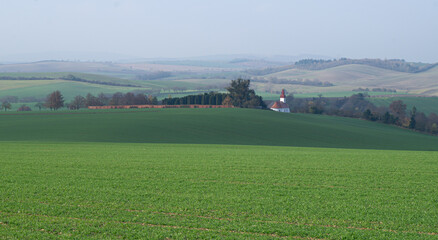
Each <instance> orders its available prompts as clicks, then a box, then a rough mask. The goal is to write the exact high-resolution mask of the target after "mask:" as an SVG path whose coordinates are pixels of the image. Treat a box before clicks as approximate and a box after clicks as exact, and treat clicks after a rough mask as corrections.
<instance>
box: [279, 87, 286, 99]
mask: <svg viewBox="0 0 438 240" xmlns="http://www.w3.org/2000/svg"><path fill="white" fill-rule="evenodd" d="M280 98H286V97H285V96H284V89H282V90H281V95H280Z"/></svg>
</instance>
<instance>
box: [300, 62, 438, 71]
mask: <svg viewBox="0 0 438 240" xmlns="http://www.w3.org/2000/svg"><path fill="white" fill-rule="evenodd" d="M350 64H363V65H368V66H372V67H378V68H383V69H388V70H393V71H398V72H407V73H419V72H424V71H427V70H429V69H431V68H433V67H436V66H438V63H436V64H418V63H409V62H406V61H404V60H402V59H389V60H386V59H385V60H382V59H348V58H341V59H333V60H322V59H321V60H316V59H303V60H300V61H298V62H296V63H295V67H297V68H300V69H307V70H323V69H327V68H332V67H337V66H343V65H350Z"/></svg>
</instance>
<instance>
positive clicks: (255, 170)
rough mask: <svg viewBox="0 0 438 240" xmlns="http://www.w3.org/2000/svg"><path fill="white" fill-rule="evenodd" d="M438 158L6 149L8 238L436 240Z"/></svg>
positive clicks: (2, 175) (182, 149)
mask: <svg viewBox="0 0 438 240" xmlns="http://www.w3.org/2000/svg"><path fill="white" fill-rule="evenodd" d="M437 159H438V153H437V152H420V151H414V152H411V151H388V150H386V151H382V150H342V149H324V148H293V147H273V146H232V145H184V144H178V145H172V144H142V143H136V144H128V143H26V142H2V143H1V145H0V165H1V166H2V167H1V168H0V181H1V182H2V184H1V185H0V195H1V198H0V238H3V239H9V238H13V239H42V238H44V239H65V238H80V239H103V238H107V239H109V238H121V239H140V238H142V239H145V238H148V239H165V238H169V239H194V238H203V239H211V238H219V239H248V238H257V239H276V238H286V239H289V238H290V239H436V238H437V237H438V231H437V229H438V204H437V200H436V197H437V195H438V188H437V187H436V179H437V178H438V161H437Z"/></svg>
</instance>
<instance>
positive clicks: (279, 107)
mask: <svg viewBox="0 0 438 240" xmlns="http://www.w3.org/2000/svg"><path fill="white" fill-rule="evenodd" d="M271 110H274V111H276V112H285V113H288V112H290V109H289V105H287V103H286V96H285V95H284V89H282V90H281V95H280V101H276V102H275V103H274V104H273V105H272V106H271Z"/></svg>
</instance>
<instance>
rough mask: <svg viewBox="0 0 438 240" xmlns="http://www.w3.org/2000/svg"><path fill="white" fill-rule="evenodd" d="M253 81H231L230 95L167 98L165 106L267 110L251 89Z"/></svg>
mask: <svg viewBox="0 0 438 240" xmlns="http://www.w3.org/2000/svg"><path fill="white" fill-rule="evenodd" d="M250 84H251V80H249V79H242V78H238V79H236V80H231V83H230V85H229V86H228V87H226V90H227V91H228V93H218V92H209V93H204V94H198V95H189V96H185V97H180V98H172V97H169V98H165V99H163V101H162V104H164V105H190V104H202V105H204V104H205V105H233V106H235V107H241V108H266V104H265V102H264V101H263V98H262V97H261V96H258V95H256V94H255V91H254V90H253V89H250Z"/></svg>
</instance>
